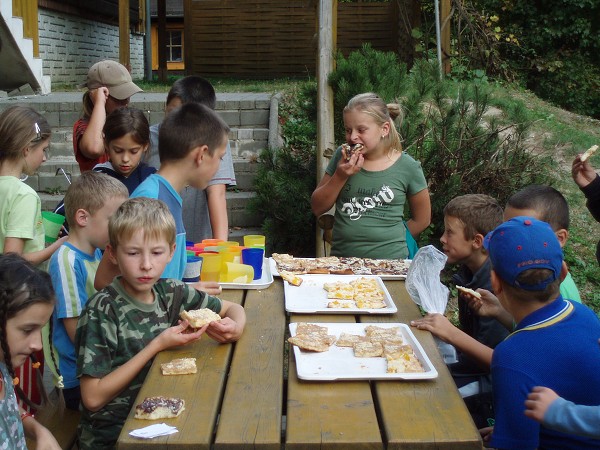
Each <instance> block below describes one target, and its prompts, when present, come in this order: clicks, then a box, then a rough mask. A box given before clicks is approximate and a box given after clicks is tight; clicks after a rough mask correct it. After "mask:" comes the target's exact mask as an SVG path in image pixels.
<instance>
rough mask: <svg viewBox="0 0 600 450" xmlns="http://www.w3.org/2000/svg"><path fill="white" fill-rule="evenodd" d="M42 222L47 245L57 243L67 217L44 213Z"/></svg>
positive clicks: (49, 212) (48, 212)
mask: <svg viewBox="0 0 600 450" xmlns="http://www.w3.org/2000/svg"><path fill="white" fill-rule="evenodd" d="M42 222H43V223H44V234H45V235H46V243H47V244H51V243H52V242H56V239H57V238H58V235H59V233H60V230H61V228H62V226H63V223H65V216H61V215H60V214H56V213H53V212H51V211H42Z"/></svg>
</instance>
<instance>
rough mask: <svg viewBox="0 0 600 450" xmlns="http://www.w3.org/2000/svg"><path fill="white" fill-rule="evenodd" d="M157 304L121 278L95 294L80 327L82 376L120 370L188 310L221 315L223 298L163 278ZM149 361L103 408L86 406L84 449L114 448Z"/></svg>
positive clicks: (157, 288)
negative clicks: (145, 300) (125, 286)
mask: <svg viewBox="0 0 600 450" xmlns="http://www.w3.org/2000/svg"><path fill="white" fill-rule="evenodd" d="M152 290H153V292H154V303H152V304H145V303H141V302H139V301H137V300H136V299H135V298H133V297H131V296H130V295H129V294H127V292H125V290H124V289H123V287H122V285H121V282H120V277H117V278H116V279H115V280H114V281H113V282H112V284H111V285H110V286H107V287H106V288H104V289H102V290H101V291H100V292H98V293H96V294H95V295H94V296H93V297H92V298H91V299H90V300H89V302H88V303H87V305H86V307H85V309H84V310H83V313H82V314H81V316H80V317H79V321H78V324H77V334H76V336H75V348H76V349H78V357H77V377H81V376H82V375H88V376H90V377H94V378H102V377H104V376H106V375H108V374H109V373H111V372H112V371H114V370H115V369H117V368H119V367H120V366H122V365H123V364H125V363H126V362H127V361H129V360H130V359H131V358H133V357H134V356H135V355H136V354H137V353H139V352H140V351H141V350H142V349H143V348H144V347H145V346H146V345H148V344H149V343H150V341H152V339H154V338H155V337H156V336H158V335H159V334H160V333H161V332H162V331H163V330H165V329H166V328H168V327H170V326H171V325H172V324H174V323H175V324H176V323H177V319H178V317H179V312H180V311H182V310H183V309H187V310H190V309H199V308H209V309H211V310H213V311H215V312H216V313H219V312H220V311H221V306H222V304H221V300H220V299H218V298H216V297H212V296H209V295H207V294H206V293H204V292H200V291H197V290H195V289H193V288H191V287H189V286H188V285H187V284H185V283H183V282H181V281H178V280H173V279H161V280H159V281H158V282H157V283H156V284H155V285H154V286H153V288H152ZM151 365H152V361H149V362H148V363H147V364H146V366H145V367H144V368H143V369H142V370H141V371H140V373H139V374H138V375H137V376H136V377H135V378H134V379H133V380H132V381H131V384H130V385H129V386H128V387H127V388H126V389H124V390H123V391H122V392H121V393H120V394H119V395H117V396H116V397H115V398H113V399H112V400H111V401H110V402H108V403H107V404H106V405H105V406H104V407H103V408H102V409H100V410H98V411H96V412H93V411H89V410H87V409H85V407H84V408H83V412H82V415H81V421H80V423H79V430H78V434H79V439H80V443H79V445H80V448H81V449H94V450H99V449H112V448H114V447H115V444H116V441H117V439H118V437H119V433H120V432H121V428H122V427H123V424H124V423H125V419H126V418H127V415H128V413H129V411H130V409H131V407H132V405H133V402H134V401H135V398H136V396H137V394H138V392H139V390H140V388H141V386H142V383H143V382H144V379H145V378H146V375H147V373H148V371H149V370H150V366H151Z"/></svg>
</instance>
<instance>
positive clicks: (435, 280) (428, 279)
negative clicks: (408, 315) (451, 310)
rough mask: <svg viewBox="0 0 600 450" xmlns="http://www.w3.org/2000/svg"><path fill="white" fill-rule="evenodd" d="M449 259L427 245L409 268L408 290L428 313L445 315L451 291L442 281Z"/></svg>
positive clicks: (407, 277) (417, 254)
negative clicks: (441, 277)
mask: <svg viewBox="0 0 600 450" xmlns="http://www.w3.org/2000/svg"><path fill="white" fill-rule="evenodd" d="M447 259H448V257H447V256H446V255H445V254H444V253H442V252H441V251H439V250H438V249H437V248H435V247H434V246H433V245H427V246H425V247H422V248H420V249H419V251H418V252H417V253H416V255H415V257H414V258H413V260H412V263H411V264H410V267H409V268H408V274H407V275H406V290H407V291H408V294H409V295H410V298H412V299H413V301H414V302H415V303H416V304H417V305H420V306H421V308H423V309H424V310H425V311H426V312H428V313H440V314H444V312H445V311H446V305H447V304H448V295H449V294H450V291H449V290H448V288H447V287H446V286H444V285H443V284H442V282H441V281H440V272H441V271H442V269H443V268H444V266H445V265H446V260H447Z"/></svg>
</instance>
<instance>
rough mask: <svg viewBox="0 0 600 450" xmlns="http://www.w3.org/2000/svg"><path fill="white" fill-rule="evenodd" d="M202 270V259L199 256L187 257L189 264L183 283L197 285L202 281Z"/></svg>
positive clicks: (184, 273) (186, 267)
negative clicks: (197, 282) (196, 283)
mask: <svg viewBox="0 0 600 450" xmlns="http://www.w3.org/2000/svg"><path fill="white" fill-rule="evenodd" d="M201 270H202V258H200V257H198V256H193V255H192V256H190V255H188V257H187V264H186V265H185V270H184V272H183V281H184V282H186V283H195V282H196V281H200V271H201Z"/></svg>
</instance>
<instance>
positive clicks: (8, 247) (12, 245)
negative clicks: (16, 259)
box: [4, 236, 68, 266]
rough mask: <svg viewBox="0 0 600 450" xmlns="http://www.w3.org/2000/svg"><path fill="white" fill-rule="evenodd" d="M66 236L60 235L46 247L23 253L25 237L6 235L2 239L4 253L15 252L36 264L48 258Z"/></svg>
mask: <svg viewBox="0 0 600 450" xmlns="http://www.w3.org/2000/svg"><path fill="white" fill-rule="evenodd" d="M67 237H68V236H64V237H61V238H60V239H57V240H56V241H55V242H53V243H52V244H50V245H49V246H48V247H46V248H44V249H42V250H39V251H37V252H31V253H23V249H24V248H25V239H21V238H16V237H7V238H5V239H4V253H17V254H19V255H21V256H22V257H23V258H24V259H25V260H27V261H29V262H30V263H31V264H33V265H34V266H37V265H39V264H41V263H43V262H44V261H46V260H47V259H49V258H50V257H51V256H52V253H54V252H55V251H56V250H58V247H60V246H61V245H62V244H63V242H65V241H66V240H67Z"/></svg>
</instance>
